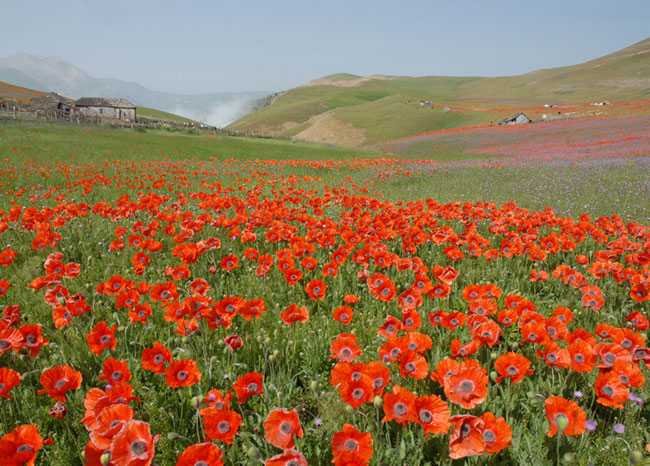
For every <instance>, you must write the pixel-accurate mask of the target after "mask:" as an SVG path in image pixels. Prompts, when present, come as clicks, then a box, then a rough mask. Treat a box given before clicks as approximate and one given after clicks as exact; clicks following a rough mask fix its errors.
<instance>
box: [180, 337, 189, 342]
mask: <svg viewBox="0 0 650 466" xmlns="http://www.w3.org/2000/svg"><path fill="white" fill-rule="evenodd" d="M188 341H190V339H189V338H188V337H183V338H181V342H182V343H187V342H188Z"/></svg>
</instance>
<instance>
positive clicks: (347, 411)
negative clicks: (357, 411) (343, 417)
mask: <svg viewBox="0 0 650 466" xmlns="http://www.w3.org/2000/svg"><path fill="white" fill-rule="evenodd" d="M345 412H346V413H348V414H352V413H354V408H353V407H352V406H350V405H345Z"/></svg>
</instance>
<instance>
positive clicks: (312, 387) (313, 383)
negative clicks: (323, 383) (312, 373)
mask: <svg viewBox="0 0 650 466" xmlns="http://www.w3.org/2000/svg"><path fill="white" fill-rule="evenodd" d="M309 388H310V390H311V391H312V392H317V391H318V382H316V381H315V380H312V381H311V382H310V384H309Z"/></svg>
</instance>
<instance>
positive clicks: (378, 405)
mask: <svg viewBox="0 0 650 466" xmlns="http://www.w3.org/2000/svg"><path fill="white" fill-rule="evenodd" d="M372 405H373V406H374V407H375V408H377V409H380V408H381V407H382V406H384V399H383V398H382V397H380V396H375V397H374V398H373V399H372Z"/></svg>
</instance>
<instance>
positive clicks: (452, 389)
mask: <svg viewBox="0 0 650 466" xmlns="http://www.w3.org/2000/svg"><path fill="white" fill-rule="evenodd" d="M488 380H489V379H488V377H487V375H486V373H485V369H483V368H474V367H465V368H462V369H460V370H459V371H458V372H457V373H456V374H453V375H450V376H448V377H445V378H444V384H443V385H444V388H445V395H447V399H449V401H451V402H452V403H454V404H457V405H460V406H462V407H463V408H465V409H473V408H474V407H475V406H476V405H479V404H481V403H483V401H485V398H486V397H487V392H488V390H487V384H488Z"/></svg>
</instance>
